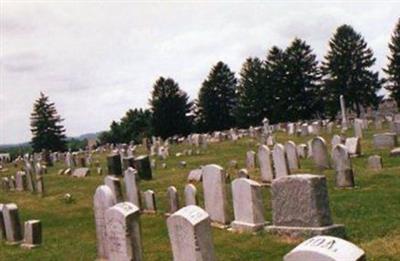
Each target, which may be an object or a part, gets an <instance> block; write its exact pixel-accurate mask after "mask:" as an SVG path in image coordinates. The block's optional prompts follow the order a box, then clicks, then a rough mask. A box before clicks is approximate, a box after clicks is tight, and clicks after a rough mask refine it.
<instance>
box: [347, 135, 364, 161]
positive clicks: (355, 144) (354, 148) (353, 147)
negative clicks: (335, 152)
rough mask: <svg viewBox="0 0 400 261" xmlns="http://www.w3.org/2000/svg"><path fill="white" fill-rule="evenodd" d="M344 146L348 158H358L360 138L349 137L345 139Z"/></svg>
mask: <svg viewBox="0 0 400 261" xmlns="http://www.w3.org/2000/svg"><path fill="white" fill-rule="evenodd" d="M345 146H346V148H347V151H348V152H349V154H350V156H352V157H354V156H359V155H361V142H360V138H357V137H351V138H347V139H346V143H345Z"/></svg>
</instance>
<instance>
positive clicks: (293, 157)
mask: <svg viewBox="0 0 400 261" xmlns="http://www.w3.org/2000/svg"><path fill="white" fill-rule="evenodd" d="M285 150H286V155H287V160H288V166H289V170H290V172H293V171H295V170H298V169H300V161H299V156H298V155H297V147H296V144H295V143H294V142H293V141H288V142H286V144H285Z"/></svg>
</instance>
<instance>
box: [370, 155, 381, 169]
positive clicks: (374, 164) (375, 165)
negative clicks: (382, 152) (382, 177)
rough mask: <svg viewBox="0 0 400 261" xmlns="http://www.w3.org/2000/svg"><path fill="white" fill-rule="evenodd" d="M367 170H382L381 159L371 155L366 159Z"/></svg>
mask: <svg viewBox="0 0 400 261" xmlns="http://www.w3.org/2000/svg"><path fill="white" fill-rule="evenodd" d="M368 168H370V169H372V170H375V171H379V170H382V168H383V164H382V157H381V156H379V155H372V156H369V157H368Z"/></svg>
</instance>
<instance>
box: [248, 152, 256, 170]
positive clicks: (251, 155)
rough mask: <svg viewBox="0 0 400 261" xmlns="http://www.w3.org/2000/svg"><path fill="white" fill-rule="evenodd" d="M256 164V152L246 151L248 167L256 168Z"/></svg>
mask: <svg viewBox="0 0 400 261" xmlns="http://www.w3.org/2000/svg"><path fill="white" fill-rule="evenodd" d="M255 166H256V153H255V152H254V151H252V150H250V151H248V152H247V153H246V168H247V169H254V168H255Z"/></svg>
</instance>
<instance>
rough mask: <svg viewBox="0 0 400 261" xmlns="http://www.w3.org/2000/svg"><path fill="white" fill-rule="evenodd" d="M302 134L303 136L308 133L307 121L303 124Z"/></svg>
mask: <svg viewBox="0 0 400 261" xmlns="http://www.w3.org/2000/svg"><path fill="white" fill-rule="evenodd" d="M300 135H301V136H302V137H304V136H307V135H308V124H307V123H303V124H302V125H301V132H300Z"/></svg>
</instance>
